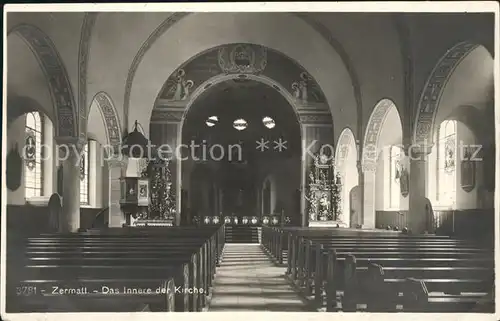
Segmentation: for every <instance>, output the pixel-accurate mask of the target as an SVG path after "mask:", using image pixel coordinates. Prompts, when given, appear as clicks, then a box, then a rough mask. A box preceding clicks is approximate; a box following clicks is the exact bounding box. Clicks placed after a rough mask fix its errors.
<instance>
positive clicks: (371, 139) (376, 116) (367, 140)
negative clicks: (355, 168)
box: [361, 98, 394, 172]
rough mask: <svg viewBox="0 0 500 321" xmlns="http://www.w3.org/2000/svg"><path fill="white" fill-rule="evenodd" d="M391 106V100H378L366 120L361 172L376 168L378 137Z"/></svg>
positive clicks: (392, 104)
mask: <svg viewBox="0 0 500 321" xmlns="http://www.w3.org/2000/svg"><path fill="white" fill-rule="evenodd" d="M393 106H394V102H393V101H392V100H390V99H387V98H384V99H382V100H380V101H379V102H378V103H377V105H375V108H374V109H373V112H372V114H371V116H370V119H369V120H368V126H367V128H366V131H365V137H364V140H363V154H362V155H361V157H362V158H361V166H362V168H363V172H365V171H375V169H376V166H377V165H376V156H377V155H376V154H377V143H378V138H379V136H380V132H381V129H382V126H383V124H384V120H385V118H386V116H387V113H388V112H389V110H390V109H391V107H393Z"/></svg>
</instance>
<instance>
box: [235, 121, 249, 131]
mask: <svg viewBox="0 0 500 321" xmlns="http://www.w3.org/2000/svg"><path fill="white" fill-rule="evenodd" d="M247 126H248V123H247V121H246V120H244V119H242V118H240V119H236V120H235V121H234V122H233V127H234V128H235V129H236V130H244V129H246V128H247Z"/></svg>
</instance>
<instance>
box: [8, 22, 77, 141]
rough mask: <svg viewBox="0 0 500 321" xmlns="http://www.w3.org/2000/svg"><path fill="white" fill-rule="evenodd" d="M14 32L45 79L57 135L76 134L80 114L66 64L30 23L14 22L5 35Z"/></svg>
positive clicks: (46, 37) (49, 41)
mask: <svg viewBox="0 0 500 321" xmlns="http://www.w3.org/2000/svg"><path fill="white" fill-rule="evenodd" d="M13 33H15V34H17V35H19V36H20V37H21V39H23V41H25V43H26V44H27V45H28V47H29V48H30V50H31V51H32V52H33V54H34V55H35V57H36V59H37V60H38V63H39V65H40V68H41V69H42V71H43V73H44V75H45V77H46V79H47V83H48V87H49V91H50V96H51V98H52V102H53V105H54V111H55V118H56V120H57V121H56V126H55V131H56V136H62V137H78V136H79V134H80V133H79V127H80V123H79V118H78V111H77V109H76V103H75V97H74V95H73V89H72V88H71V83H70V80H69V76H68V73H67V71H66V67H65V65H64V63H63V61H62V59H61V57H60V55H59V52H58V51H57V49H56V47H55V45H54V43H53V42H52V40H51V39H50V38H49V36H47V35H46V34H45V33H44V32H43V31H42V30H40V29H39V28H37V27H35V26H32V25H29V24H19V25H16V26H14V27H13V28H12V29H11V30H9V32H8V33H7V36H8V35H10V34H13Z"/></svg>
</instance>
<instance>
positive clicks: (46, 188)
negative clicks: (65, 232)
mask: <svg viewBox="0 0 500 321" xmlns="http://www.w3.org/2000/svg"><path fill="white" fill-rule="evenodd" d="M43 117H44V119H43V120H44V121H43V133H44V135H43V136H44V137H42V139H43V144H44V145H45V147H44V148H42V155H43V156H42V157H43V158H44V161H43V162H42V166H43V176H44V179H43V188H42V192H43V195H44V196H51V195H52V193H55V192H57V186H56V187H54V185H56V184H55V182H57V170H54V169H55V168H57V164H56V161H55V160H56V159H57V157H54V154H55V148H54V145H55V143H54V126H53V125H52V122H51V121H50V119H49V118H48V117H47V116H45V115H44V116H43ZM23 137H24V136H23ZM46 153H48V154H46Z"/></svg>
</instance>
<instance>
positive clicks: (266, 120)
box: [262, 116, 276, 129]
mask: <svg viewBox="0 0 500 321" xmlns="http://www.w3.org/2000/svg"><path fill="white" fill-rule="evenodd" d="M262 123H263V124H264V126H266V127H267V128H269V129H272V128H274V127H275V126H276V123H275V122H274V119H272V118H271V117H267V116H266V117H264V118H262Z"/></svg>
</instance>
